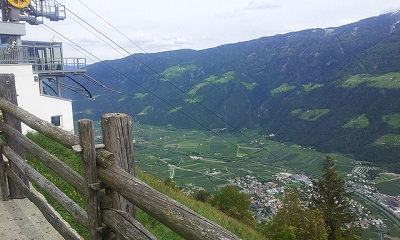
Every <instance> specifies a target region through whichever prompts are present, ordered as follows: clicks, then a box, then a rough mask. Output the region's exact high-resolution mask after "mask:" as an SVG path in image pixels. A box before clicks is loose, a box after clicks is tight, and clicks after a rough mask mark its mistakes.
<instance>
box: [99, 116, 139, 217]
mask: <svg viewBox="0 0 400 240" xmlns="http://www.w3.org/2000/svg"><path fill="white" fill-rule="evenodd" d="M101 129H102V133H103V142H104V145H105V149H106V150H107V151H109V152H112V153H113V154H114V158H115V165H117V166H119V167H120V168H122V169H123V170H125V171H126V172H127V173H129V174H131V175H132V176H134V175H135V173H134V167H133V166H134V162H133V145H132V140H133V136H132V118H131V117H130V116H129V115H127V114H123V113H108V114H104V115H103V116H102V117H101ZM107 195H108V196H110V197H111V198H112V199H113V208H115V209H120V210H123V211H125V212H128V213H129V214H131V216H132V217H135V215H136V214H135V208H134V206H133V205H132V203H130V202H128V201H127V200H126V199H125V198H124V197H122V196H120V195H119V194H116V193H115V192H113V191H108V192H107Z"/></svg>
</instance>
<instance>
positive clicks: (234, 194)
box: [211, 185, 255, 225]
mask: <svg viewBox="0 0 400 240" xmlns="http://www.w3.org/2000/svg"><path fill="white" fill-rule="evenodd" d="M211 205H213V206H216V207H218V209H220V210H221V211H223V212H224V213H226V214H227V215H228V216H230V217H233V218H236V219H238V220H241V221H244V222H245V223H246V224H248V225H252V224H254V222H255V221H254V218H253V217H252V216H251V213H250V199H249V197H248V196H247V195H246V194H244V193H241V192H239V191H238V190H237V189H236V187H235V186H232V185H228V186H226V187H223V188H221V189H220V190H219V191H218V192H217V193H215V194H214V196H213V197H212V198H211Z"/></svg>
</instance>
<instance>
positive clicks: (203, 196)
mask: <svg viewBox="0 0 400 240" xmlns="http://www.w3.org/2000/svg"><path fill="white" fill-rule="evenodd" d="M193 197H194V199H196V200H197V201H200V202H208V201H210V199H211V194H210V193H209V192H207V191H206V190H204V189H202V190H199V191H195V192H194V193H193Z"/></svg>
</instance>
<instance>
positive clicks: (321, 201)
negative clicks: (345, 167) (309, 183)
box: [311, 156, 361, 240]
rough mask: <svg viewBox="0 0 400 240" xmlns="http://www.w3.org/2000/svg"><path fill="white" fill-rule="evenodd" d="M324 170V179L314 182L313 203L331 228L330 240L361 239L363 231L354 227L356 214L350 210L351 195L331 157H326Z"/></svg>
mask: <svg viewBox="0 0 400 240" xmlns="http://www.w3.org/2000/svg"><path fill="white" fill-rule="evenodd" d="M322 170H323V171H324V175H323V177H322V179H320V180H319V181H314V182H313V194H312V197H311V202H312V205H313V207H314V208H315V209H316V210H319V211H321V212H322V213H323V216H324V221H325V224H326V225H327V226H328V228H329V236H328V239H329V240H342V239H343V240H344V239H346V240H348V239H360V235H361V230H360V228H357V227H355V226H354V221H355V220H356V214H355V213H354V212H352V211H351V209H350V201H349V199H350V193H349V192H348V191H346V189H345V186H344V183H345V182H344V180H343V179H342V178H341V177H340V176H339V175H338V174H337V172H336V166H335V164H334V163H333V159H332V158H331V157H329V156H327V157H326V163H325V164H324V166H323V168H322Z"/></svg>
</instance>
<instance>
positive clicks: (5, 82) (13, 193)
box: [0, 74, 29, 198]
mask: <svg viewBox="0 0 400 240" xmlns="http://www.w3.org/2000/svg"><path fill="white" fill-rule="evenodd" d="M0 98H1V99H3V100H6V101H9V102H11V103H13V104H15V105H18V101H17V90H16V87H15V76H14V74H0ZM2 112H3V120H4V122H5V123H7V124H8V125H9V126H11V127H12V128H14V129H15V130H16V131H18V132H21V131H22V130H21V129H22V127H21V122H20V120H18V119H16V118H15V117H14V116H13V115H11V114H10V113H8V112H7V111H4V110H3V111H2ZM6 142H7V145H8V146H10V147H11V148H12V149H13V150H14V151H15V152H16V153H17V154H19V155H20V156H21V157H22V158H24V154H25V153H24V149H23V148H22V147H21V145H20V144H18V142H17V141H16V139H15V136H13V135H7V136H6ZM9 166H10V167H11V168H12V169H13V170H14V172H15V173H16V174H17V175H18V176H19V177H20V179H22V181H23V182H24V183H25V185H27V186H28V185H29V181H28V179H27V178H26V177H25V176H24V174H23V173H22V172H21V170H19V169H18V167H17V166H14V164H13V163H12V162H11V163H9ZM8 185H9V191H10V197H11V198H25V196H24V194H23V193H22V192H21V191H20V190H19V189H18V188H16V187H15V186H14V183H13V182H12V181H8Z"/></svg>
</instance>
